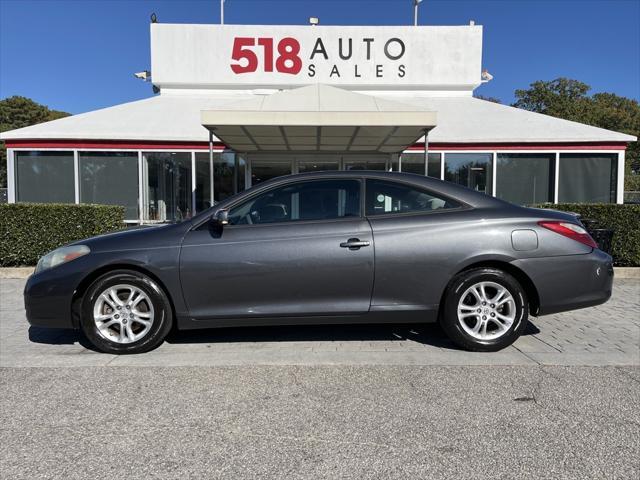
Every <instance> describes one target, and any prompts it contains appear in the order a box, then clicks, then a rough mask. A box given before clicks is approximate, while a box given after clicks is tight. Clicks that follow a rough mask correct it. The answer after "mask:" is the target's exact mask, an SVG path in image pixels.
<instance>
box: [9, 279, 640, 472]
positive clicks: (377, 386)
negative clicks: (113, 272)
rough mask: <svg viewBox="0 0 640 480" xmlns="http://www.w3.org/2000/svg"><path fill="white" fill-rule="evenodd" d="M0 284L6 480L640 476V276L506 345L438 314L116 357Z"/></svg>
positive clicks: (228, 335)
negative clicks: (42, 325) (483, 343)
mask: <svg viewBox="0 0 640 480" xmlns="http://www.w3.org/2000/svg"><path fill="white" fill-rule="evenodd" d="M22 282H23V281H20V280H15V281H11V280H0V367H1V368H0V478H1V479H11V480H13V479H39V478H52V479H59V478H61V479H65V480H70V479H93V478H131V479H147V478H163V479H164V478H169V479H180V480H184V479H186V478H213V479H216V478H229V479H244V478H286V479H291V478H293V479H320V478H326V479H337V478H354V479H355V478H357V479H363V478H364V479H369V478H371V479H373V478H375V479H378V478H379V479H395V478H398V479H407V478H411V479H413V478H468V479H474V478H478V479H480V478H482V479H485V478H505V479H513V478H531V479H545V478H549V479H552V478H553V479H557V478H571V479H574V478H575V479H585V478H594V479H596V478H597V479H603V478H629V479H634V480H637V479H638V478H639V477H640V368H639V365H640V315H639V314H638V312H640V294H639V293H640V284H639V283H638V282H637V281H616V284H615V286H614V296H613V298H612V300H611V301H610V302H609V303H607V304H605V305H603V306H599V307H596V308H592V309H585V310H580V311H576V312H569V313H566V314H559V315H552V316H549V317H542V318H540V319H532V322H531V324H530V325H529V327H528V329H527V332H526V335H524V336H523V337H522V338H521V339H520V340H519V341H518V342H517V343H516V344H515V346H513V347H510V348H509V349H506V350H505V351H503V352H499V353H497V354H472V353H468V352H462V351H460V350H458V349H456V348H455V347H454V346H453V345H452V344H451V343H450V342H448V340H447V339H446V338H445V337H444V336H443V334H442V332H441V331H440V330H439V329H438V328H437V327H435V326H420V325H391V326H389V325H376V326H363V325H361V326H350V327H348V326H331V327H312V326H306V327H277V328H260V329H224V330H213V331H206V332H205V331H203V332H197V331H196V332H186V333H174V334H173V335H172V337H170V339H169V341H168V342H167V343H166V344H164V345H163V346H162V347H160V348H159V349H157V350H155V351H154V352H151V353H150V354H144V355H137V356H127V357H115V356H109V355H103V354H99V353H97V352H94V351H91V350H89V349H87V348H85V346H86V342H85V341H84V340H83V338H82V337H81V336H80V335H79V334H78V333H75V332H69V331H57V330H48V329H35V328H33V327H31V328H29V327H28V325H27V323H26V320H25V318H24V309H23V307H22V303H21V299H20V291H21V288H22V285H23V283H22Z"/></svg>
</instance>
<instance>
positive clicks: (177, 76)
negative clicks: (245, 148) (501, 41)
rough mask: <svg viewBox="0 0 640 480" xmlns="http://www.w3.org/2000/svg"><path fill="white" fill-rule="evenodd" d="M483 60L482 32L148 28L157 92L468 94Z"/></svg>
mask: <svg viewBox="0 0 640 480" xmlns="http://www.w3.org/2000/svg"><path fill="white" fill-rule="evenodd" d="M481 60H482V27H481V26H460V27H336V26H326V27H320V26H318V27H311V26H260V25H174V24H151V67H152V80H153V83H154V84H155V85H157V86H160V87H173V88H225V87H226V88H281V87H293V86H302V85H308V84H312V83H324V84H329V85H336V86H342V87H346V88H352V89H356V90H357V89H361V90H366V89H376V90H377V89H381V90H384V89H388V90H393V89H399V90H402V89H423V90H431V89H433V90H471V89H473V88H475V87H476V86H478V84H479V83H480V73H481Z"/></svg>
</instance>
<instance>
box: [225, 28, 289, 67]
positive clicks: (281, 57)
mask: <svg viewBox="0 0 640 480" xmlns="http://www.w3.org/2000/svg"><path fill="white" fill-rule="evenodd" d="M256 41H257V45H258V46H260V47H262V49H263V53H264V55H263V64H264V67H263V68H264V71H265V72H273V38H257V39H256V38H251V37H236V38H234V39H233V51H232V52H231V59H232V60H236V61H237V62H236V63H232V64H231V70H233V72H234V73H236V74H238V73H252V72H255V71H257V70H258V65H259V60H258V56H257V55H256V53H255V52H254V51H253V50H252V48H251V47H255V46H256ZM277 49H278V57H277V58H276V62H275V63H276V65H275V67H276V71H277V72H280V73H289V74H291V75H296V74H297V73H299V72H300V70H301V69H302V59H301V58H300V56H299V55H298V54H299V53H300V42H298V40H296V39H295V38H292V37H286V38H283V39H282V40H280V41H279V42H278V47H277ZM243 61H246V65H243V63H244V62H243Z"/></svg>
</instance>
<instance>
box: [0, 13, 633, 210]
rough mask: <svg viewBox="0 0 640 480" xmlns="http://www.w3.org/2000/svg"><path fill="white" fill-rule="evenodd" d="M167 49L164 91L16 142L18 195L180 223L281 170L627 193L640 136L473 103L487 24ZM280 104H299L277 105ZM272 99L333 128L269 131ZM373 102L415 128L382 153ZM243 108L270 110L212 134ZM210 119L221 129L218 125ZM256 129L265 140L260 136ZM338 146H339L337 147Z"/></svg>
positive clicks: (11, 156) (164, 39)
mask: <svg viewBox="0 0 640 480" xmlns="http://www.w3.org/2000/svg"><path fill="white" fill-rule="evenodd" d="M151 52H152V55H151V57H152V58H151V64H152V81H153V84H154V85H155V86H156V87H157V88H159V89H160V94H159V95H156V96H154V97H151V98H148V99H145V100H140V101H136V102H130V103H126V104H122V105H117V106H114V107H110V108H105V109H101V110H96V111H93V112H88V113H84V114H79V115H74V116H71V117H68V118H63V119H60V120H55V121H53V122H48V123H44V124H39V125H34V126H31V127H26V128H22V129H18V130H13V131H9V132H4V133H3V134H1V135H0V138H2V140H4V141H6V143H7V148H8V187H9V188H8V192H9V195H8V196H9V201H10V202H13V201H65V202H67V201H68V202H76V203H80V202H94V203H123V204H125V205H127V207H128V214H127V215H128V220H129V221H133V222H142V221H164V220H168V219H172V218H183V217H184V216H189V215H192V214H193V213H194V212H197V211H198V210H201V209H202V208H206V207H207V206H208V205H210V204H211V203H213V201H215V200H220V199H221V198H224V196H226V195H228V194H232V193H234V192H236V191H238V190H241V189H243V188H247V187H249V186H250V185H251V184H252V183H255V182H258V181H263V180H265V179H267V178H270V177H271V176H274V175H279V174H285V173H297V172H299V171H308V170H309V169H312V170H313V169H349V168H376V169H393V170H403V171H411V172H414V173H422V174H428V175H432V176H436V177H439V178H442V179H445V180H448V181H455V182H458V183H463V184H465V185H467V186H469V187H470V188H476V189H479V190H482V191H485V192H486V193H488V194H492V195H498V196H500V197H502V198H506V199H508V200H512V201H516V202H519V203H537V202H540V201H552V202H565V201H606V202H609V201H617V202H619V203H621V202H622V199H623V179H624V151H625V148H626V144H627V142H630V141H635V140H636V138H635V137H633V136H630V135H625V134H622V133H618V132H612V131H609V130H604V129H600V128H596V127H591V126H587V125H583V124H579V123H575V122H569V121H566V120H560V119H556V118H552V117H548V116H545V115H540V114H536V113H532V112H528V111H524V110H519V109H515V108H512V107H508V106H504V105H498V104H495V103H492V102H487V101H483V100H479V99H476V98H473V97H472V94H473V90H474V89H475V88H477V86H478V85H479V84H480V74H481V69H482V27H480V26H459V27H295V26H279V27H274V26H238V25H224V26H212V25H168V24H167V25H165V24H153V25H151ZM489 54H490V52H489ZM319 84H320V85H331V86H333V87H338V88H340V89H344V90H347V91H349V92H354V93H358V94H364V95H367V96H371V97H373V98H372V102H363V101H361V100H358V99H359V98H360V97H356V96H352V95H351V94H347V93H345V94H344V95H343V96H341V95H334V96H333V97H332V98H344V99H345V100H344V101H336V102H334V103H335V104H334V105H332V106H331V107H330V108H327V107H326V106H325V107H322V108H321V106H319V105H312V104H308V102H313V101H315V100H313V99H312V97H309V98H306V99H305V100H304V101H303V102H299V103H296V101H293V99H294V98H295V97H296V96H299V95H297V91H295V90H293V89H296V88H299V87H303V86H305V85H319ZM289 90H291V92H290V93H291V95H283V94H278V95H275V96H274V97H270V96H271V95H273V94H274V93H277V92H280V91H285V93H287V91H289ZM300 92H302V90H300ZM338 93H339V91H338ZM276 97H278V98H284V99H287V100H286V101H285V102H282V101H279V102H275V101H266V100H267V99H269V100H270V99H272V98H273V99H274V100H275V98H276ZM318 98H320V97H318ZM346 99H348V100H346ZM317 101H318V102H319V101H320V100H317ZM304 102H307V104H305V103H304ZM271 104H273V105H279V106H278V107H277V108H278V109H279V114H282V113H283V112H282V110H283V109H288V110H289V112H288V114H287V115H281V117H279V118H283V119H285V118H293V117H296V118H299V117H301V116H305V115H306V116H307V117H309V118H311V117H314V118H315V117H318V118H320V116H318V115H311V112H314V111H315V112H316V113H317V112H319V111H321V110H323V111H325V112H327V111H331V112H332V113H331V118H332V120H331V122H332V123H331V125H329V124H328V123H327V124H322V122H320V123H316V124H314V125H313V130H309V129H307V130H300V129H299V127H296V128H298V130H296V129H295V128H293V126H292V125H290V124H286V121H288V120H283V122H285V123H284V124H279V125H276V126H271V124H272V122H271V121H269V122H267V121H263V122H262V124H260V122H259V121H258V120H257V119H258V118H259V117H260V115H263V116H266V117H267V118H269V115H270V112H271V113H274V111H273V108H276V107H273V106H271V107H268V105H271ZM283 104H284V107H283V106H282V105H283ZM356 104H358V105H360V106H356ZM369 104H370V105H372V106H369V107H367V108H372V110H371V111H375V110H384V109H386V110H387V111H388V112H389V115H387V117H388V118H394V116H395V118H398V119H399V120H398V121H397V122H396V124H395V126H394V125H389V126H388V127H389V128H390V130H389V131H388V135H387V134H385V135H384V142H381V143H375V142H378V141H379V139H377V140H376V139H375V136H373V134H371V133H369V135H370V137H369V140H370V143H369V144H367V138H364V139H362V140H361V143H362V146H363V148H362V149H363V150H366V152H364V151H363V152H360V153H358V152H357V151H354V150H353V149H352V148H351V146H352V145H353V141H352V140H353V138H356V137H357V135H367V132H366V131H364V133H363V131H362V130H358V129H361V128H363V127H365V126H366V125H367V124H370V123H371V121H372V120H371V118H368V117H371V116H373V114H370V115H367V114H366V112H364V111H361V108H363V107H362V105H369ZM242 105H245V107H242ZM376 105H378V107H376ZM382 105H384V108H383V107H382ZM247 106H254V107H255V106H259V108H257V107H256V108H254V107H247ZM242 108H244V109H245V110H246V109H247V108H252V109H253V110H255V111H256V112H258V111H259V110H260V115H258V113H256V115H255V119H256V120H252V119H251V117H247V116H246V115H245V116H244V117H242V116H241V115H240V116H238V118H246V120H247V124H246V125H239V127H240V128H242V129H243V132H242V135H243V138H240V136H239V135H235V136H234V135H232V134H230V136H227V137H226V138H225V137H224V136H223V135H222V133H220V135H221V137H223V140H225V141H226V142H227V145H224V144H223V143H221V142H220V141H219V140H220V139H218V138H217V137H215V135H214V136H212V137H210V132H209V130H208V129H207V128H205V125H206V126H208V127H211V128H215V126H216V125H219V124H220V122H222V123H224V122H225V115H220V114H218V113H219V112H231V111H234V110H239V109H240V110H241V109H242ZM270 108H271V110H269V109H270ZM207 112H209V113H207ZM291 112H298V113H299V115H292V114H291ZM207 115H208V116H207ZM325 116H326V115H325ZM360 117H362V121H361V122H360V123H359V122H358V120H357V119H358V118H360ZM409 117H412V118H416V119H417V118H423V119H425V120H424V122H425V123H429V125H424V127H425V130H429V134H428V142H425V139H424V137H422V138H417V136H416V137H412V138H416V140H415V143H414V144H413V145H411V146H408V145H410V143H406V142H407V139H408V138H409V137H408V136H406V135H409V134H406V135H405V136H404V137H403V136H402V130H400V125H403V124H404V123H403V122H405V120H406V121H407V122H408V123H409V124H411V121H409ZM208 118H210V119H215V121H214V123H215V124H216V125H211V124H209V122H208V121H204V122H203V120H206V119H208ZM340 118H343V119H344V122H345V124H344V125H341V124H340ZM380 118H382V116H381V117H380ZM436 118H437V121H436V120H435V119H436ZM347 119H348V120H347ZM270 120H271V118H270ZM256 122H257V124H255V123H256ZM336 122H338V123H337V124H336ZM407 122H405V123H407ZM203 123H205V125H203ZM267 124H269V125H267ZM287 128H290V130H291V132H289V133H287V135H285V134H284V133H283V132H284V131H285V129H287ZM331 128H332V129H333V130H330V129H331ZM349 129H351V130H349ZM219 131H220V132H222V130H219ZM352 131H353V132H354V133H353V135H354V137H353V138H349V140H351V141H352V142H351V143H347V137H350V136H351V133H350V132H352ZM214 132H215V130H214ZM256 132H257V133H256ZM357 132H360V133H357ZM232 133H233V132H232ZM382 133H384V132H383V131H382V130H379V131H378V134H382ZM253 134H256V135H258V136H259V137H260V142H253V143H251V144H249V143H247V141H246V138H251V137H252V135H253ZM411 135H414V133H413V132H412V133H411ZM270 136H271V137H270ZM285 137H286V138H285ZM289 137H291V138H293V140H291V138H289ZM298 137H299V138H298ZM325 137H326V138H333V140H332V141H331V142H328V143H327V142H324V143H323V139H324V138H325ZM338 137H343V139H344V142H343V143H340V141H339V140H340V139H339V138H338ZM357 138H359V137H357ZM234 139H235V140H234ZM314 139H315V140H314ZM210 141H211V143H210ZM234 142H235V143H234ZM242 142H245V143H242ZM296 142H298V143H296ZM411 142H414V141H413V140H411ZM425 143H426V145H427V147H428V154H429V155H428V161H426V162H425V160H424V159H425ZM383 144H384V145H383ZM228 145H232V146H233V145H236V146H237V148H236V150H230V149H229V148H227V146H228ZM243 145H244V147H243ZM295 145H299V146H298V147H297V148H296V147H295ZM300 145H301V146H300ZM343 145H349V147H346V146H343ZM356 146H357V142H356ZM365 146H366V147H367V148H364V147H365ZM394 146H396V147H395V148H398V149H399V150H394ZM250 147H251V148H250ZM321 147H323V148H321ZM213 151H215V153H214V154H213V153H212V152H213ZM421 159H422V160H421ZM45 171H46V173H42V172H45ZM39 175H40V176H39ZM42 175H44V176H45V177H46V176H48V180H51V179H53V180H54V181H53V182H52V181H47V179H45V178H44V177H42V178H41V176H42ZM123 177H131V179H130V180H129V181H128V183H127V184H126V185H125V186H124V187H123V188H121V189H120V190H118V191H119V192H120V193H119V195H120V196H119V197H113V198H112V197H109V196H108V194H107V193H105V192H108V190H109V188H108V187H109V186H110V185H112V184H114V182H116V180H117V179H118V178H120V179H121V178H123ZM52 185H53V186H52ZM54 188H58V190H54ZM63 189H65V190H64V191H62V190H63Z"/></svg>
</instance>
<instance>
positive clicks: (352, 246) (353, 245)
mask: <svg viewBox="0 0 640 480" xmlns="http://www.w3.org/2000/svg"><path fill="white" fill-rule="evenodd" d="M369 245H371V242H367V241H362V240H360V239H359V238H350V239H349V240H347V241H346V242H342V243H341V244H340V246H341V247H342V248H348V249H349V250H358V249H359V248H362V247H368V246H369Z"/></svg>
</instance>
